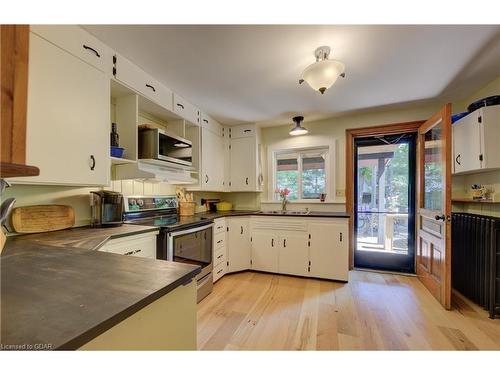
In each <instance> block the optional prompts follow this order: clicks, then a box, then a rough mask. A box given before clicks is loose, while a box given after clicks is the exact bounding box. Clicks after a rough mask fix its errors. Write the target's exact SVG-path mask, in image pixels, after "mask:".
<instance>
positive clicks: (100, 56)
mask: <svg viewBox="0 0 500 375" xmlns="http://www.w3.org/2000/svg"><path fill="white" fill-rule="evenodd" d="M30 30H31V31H32V32H33V33H35V34H37V35H38V36H41V37H42V38H44V39H46V40H48V41H49V42H51V43H53V44H55V45H57V46H58V47H60V48H62V49H64V50H65V51H67V52H69V53H71V54H72V55H74V56H76V57H78V58H79V59H81V60H83V61H85V62H86V63H88V64H90V65H92V66H94V67H95V68H97V69H99V70H100V71H102V72H104V73H106V74H108V75H109V76H110V75H111V74H112V67H113V53H112V51H111V49H110V48H109V47H108V46H107V45H105V44H104V43H102V42H101V41H100V40H98V39H96V38H95V37H93V36H92V35H91V34H89V33H87V32H86V31H85V30H83V29H82V28H81V27H79V26H75V25H31V26H30Z"/></svg>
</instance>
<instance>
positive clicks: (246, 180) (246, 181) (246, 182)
mask: <svg viewBox="0 0 500 375" xmlns="http://www.w3.org/2000/svg"><path fill="white" fill-rule="evenodd" d="M245 184H247V185H248V177H247V178H245Z"/></svg>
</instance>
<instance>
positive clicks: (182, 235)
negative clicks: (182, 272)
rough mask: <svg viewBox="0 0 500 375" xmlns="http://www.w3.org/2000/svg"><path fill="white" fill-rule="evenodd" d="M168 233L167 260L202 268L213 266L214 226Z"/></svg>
mask: <svg viewBox="0 0 500 375" xmlns="http://www.w3.org/2000/svg"><path fill="white" fill-rule="evenodd" d="M213 225H214V224H213V223H210V224H208V225H204V226H201V227H194V228H189V229H185V230H180V231H175V232H170V233H168V243H167V260H171V261H174V262H181V263H189V264H194V265H197V266H201V267H202V268H206V267H207V266H209V265H211V264H212V226H213Z"/></svg>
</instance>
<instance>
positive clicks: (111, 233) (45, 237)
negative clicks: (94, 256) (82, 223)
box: [16, 224, 158, 250]
mask: <svg viewBox="0 0 500 375" xmlns="http://www.w3.org/2000/svg"><path fill="white" fill-rule="evenodd" d="M157 230H158V228H156V227H150V226H143V225H129V224H123V225H121V226H119V227H104V228H92V227H89V226H86V227H78V228H72V229H64V230H58V231H54V232H45V233H36V234H25V235H21V236H17V237H16V238H19V239H23V240H24V241H34V242H37V243H39V244H42V245H50V246H57V247H77V248H80V249H87V250H97V249H99V248H100V247H101V246H102V245H104V244H105V243H106V242H107V241H109V240H110V239H113V238H120V237H125V236H131V235H137V234H142V233H148V232H154V231H157Z"/></svg>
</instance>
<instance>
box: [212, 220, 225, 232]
mask: <svg viewBox="0 0 500 375" xmlns="http://www.w3.org/2000/svg"><path fill="white" fill-rule="evenodd" d="M221 232H226V220H224V219H218V220H214V234H217V233H221Z"/></svg>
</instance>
